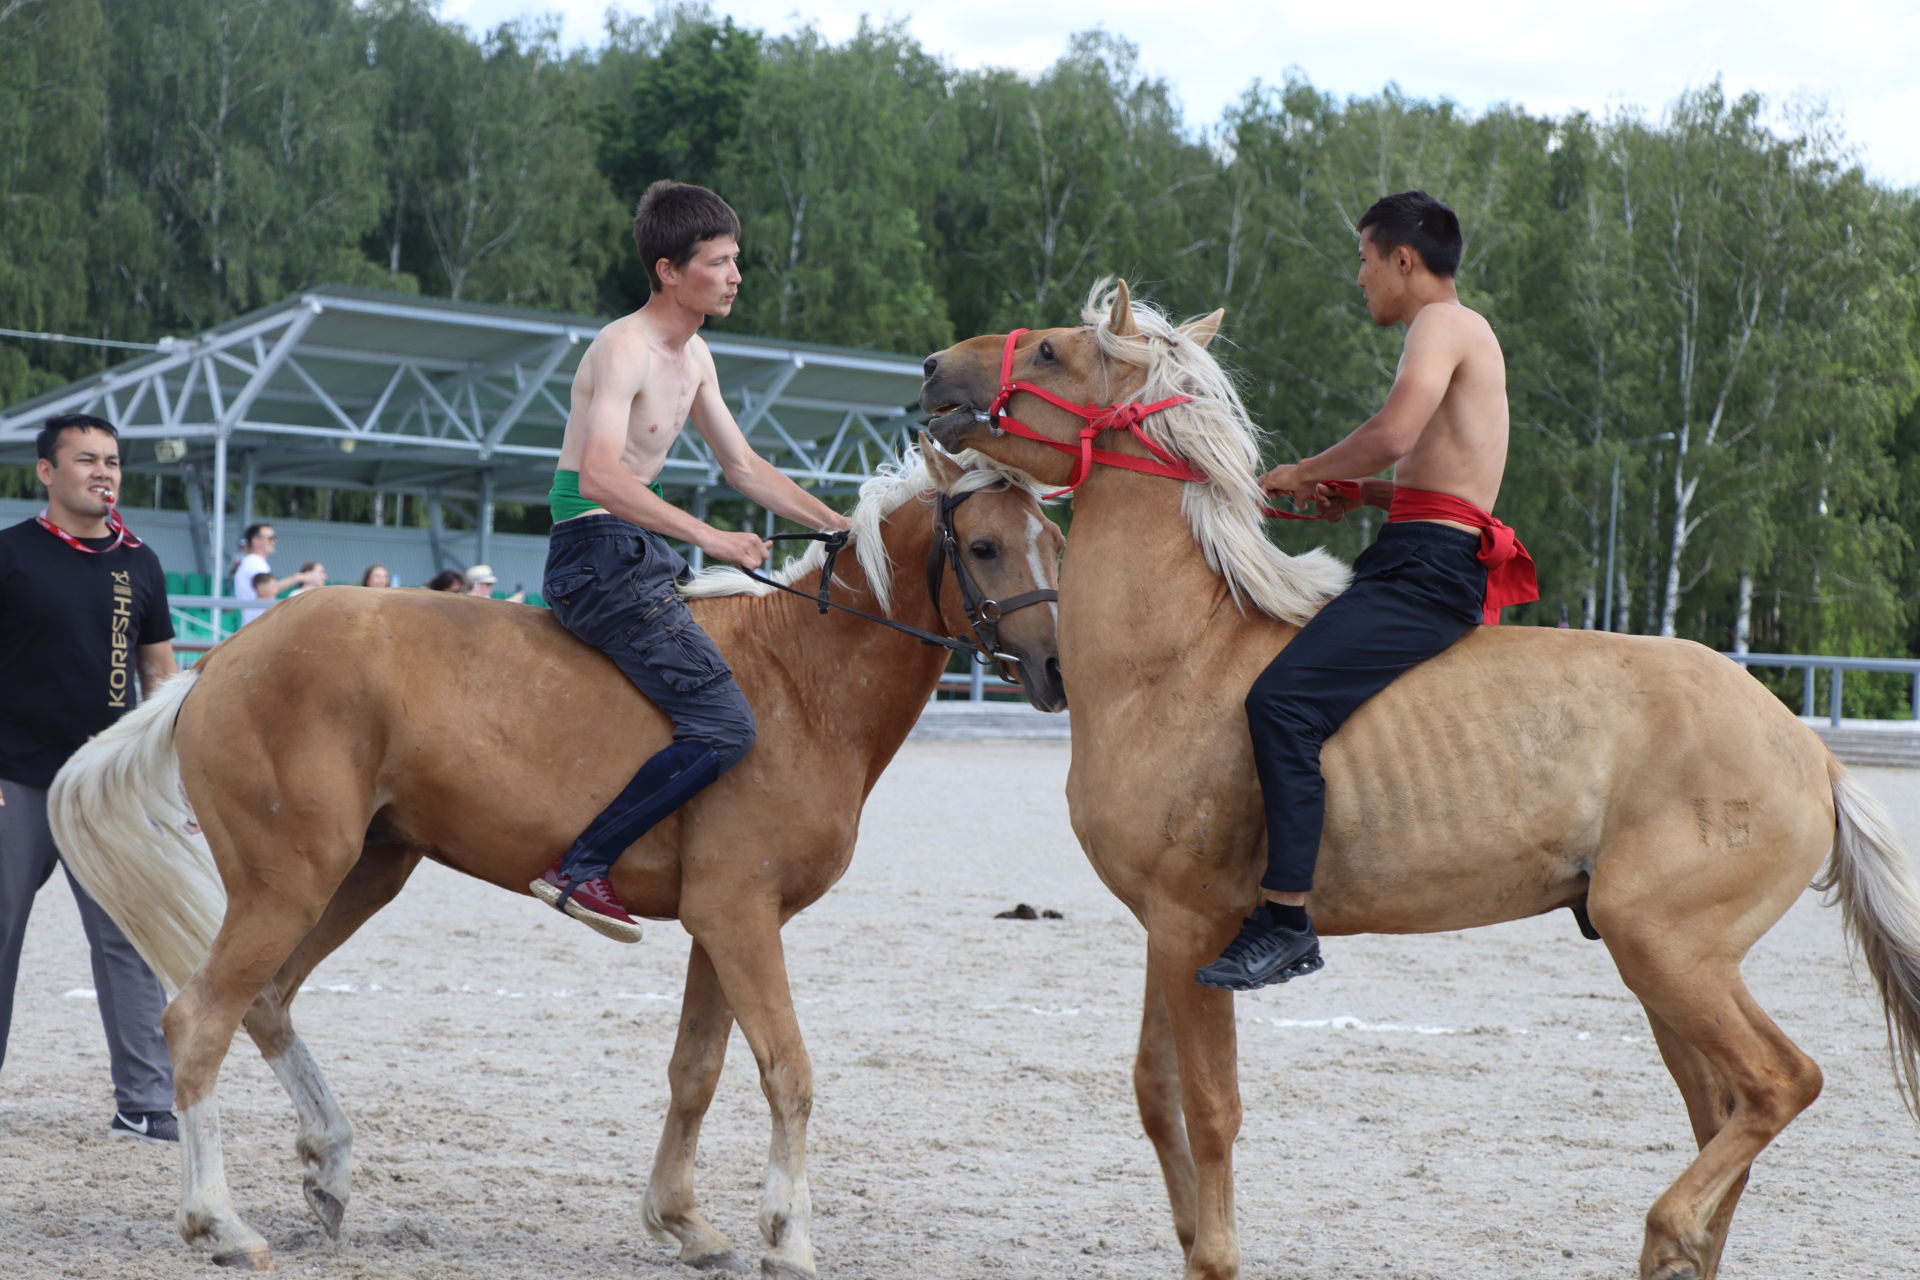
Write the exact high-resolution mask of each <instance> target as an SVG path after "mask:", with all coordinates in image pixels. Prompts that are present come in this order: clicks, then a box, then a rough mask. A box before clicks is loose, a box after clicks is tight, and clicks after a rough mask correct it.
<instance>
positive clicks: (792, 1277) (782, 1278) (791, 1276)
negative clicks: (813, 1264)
mask: <svg viewBox="0 0 1920 1280" xmlns="http://www.w3.org/2000/svg"><path fill="white" fill-rule="evenodd" d="M760 1280H818V1276H817V1275H816V1274H815V1273H814V1272H812V1271H802V1270H801V1269H800V1268H799V1267H796V1266H794V1265H793V1264H792V1263H791V1262H785V1261H782V1260H781V1259H778V1258H762V1259H760Z"/></svg>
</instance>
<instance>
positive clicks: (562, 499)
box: [528, 181, 849, 942]
mask: <svg viewBox="0 0 1920 1280" xmlns="http://www.w3.org/2000/svg"><path fill="white" fill-rule="evenodd" d="M633 239H634V243H635V244H636V245H637V246H638V247H639V250H640V258H641V261H643V262H644V263H646V266H647V282H648V283H649V284H650V285H651V286H652V293H651V294H650V296H649V297H648V298H647V302H646V305H645V306H643V307H641V308H640V310H638V311H636V312H634V313H633V314H632V315H630V316H625V317H623V318H621V319H619V320H615V321H614V322H613V323H612V324H609V325H608V326H607V327H606V328H604V329H602V330H601V331H600V334H599V336H598V337H596V338H595V339H594V340H593V345H591V346H589V347H588V348H587V352H586V355H585V356H583V357H582V358H581V360H580V368H579V371H578V372H576V373H575V374H574V377H573V404H572V408H571V411H570V412H569V413H568V415H567V431H566V436H565V438H564V440H563V441H562V443H561V446H560V465H559V470H558V471H556V472H555V474H554V477H553V492H552V493H551V494H549V495H548V497H549V500H550V502H551V504H552V507H553V533H552V537H551V541H550V542H549V543H548V548H547V569H546V575H545V577H544V579H543V580H542V583H541V587H540V590H541V593H542V594H543V595H544V596H545V597H546V599H547V603H548V604H549V605H551V606H552V607H553V616H554V617H556V618H558V619H559V620H560V624H561V625H562V626H564V627H565V628H566V629H567V630H569V631H571V632H572V633H573V634H574V635H576V636H579V637H580V638H581V639H582V640H585V641H586V642H587V643H588V644H590V645H592V646H594V647H595V648H596V649H599V650H600V651H601V652H603V653H605V654H606V655H607V656H608V657H610V658H612V659H613V661H614V662H615V664H616V665H618V666H619V668H620V670H621V671H623V672H624V673H625V674H626V676H627V678H628V679H629V680H631V681H633V683H634V684H635V685H637V686H638V687H639V689H640V692H642V693H644V694H646V695H647V697H648V698H649V699H650V700H651V701H652V702H653V704H654V705H655V706H657V707H659V708H660V710H662V711H664V712H665V713H666V714H667V715H668V716H669V717H670V718H671V719H672V721H673V742H672V743H671V744H669V745H668V746H667V747H666V748H664V749H663V750H661V751H660V752H658V753H657V754H655V755H654V756H653V757H652V758H651V759H649V760H648V761H647V762H646V763H645V764H643V765H641V766H640V771H639V772H638V773H636V774H635V775H634V776H633V781H631V782H629V783H628V784H627V786H626V788H625V790H623V791H621V793H620V794H619V795H618V796H617V797H615V798H614V801H613V803H612V804H610V805H608V806H607V807H606V809H605V810H604V811H603V812H602V813H601V814H600V816H599V817H597V818H595V819H594V820H593V822H592V823H591V824H590V825H589V826H588V827H587V829H586V830H585V831H584V832H583V833H582V834H581V836H580V838H579V839H578V840H576V841H575V842H574V844H573V847H572V848H571V849H569V850H568V851H567V853H566V854H565V856H563V857H562V858H560V859H559V860H558V861H556V862H555V863H554V864H553V866H551V867H549V868H548V869H547V872H546V874H545V875H543V876H541V877H540V878H539V879H538V880H535V881H534V882H533V883H532V884H531V885H530V886H528V887H529V888H530V889H531V890H532V891H533V894H534V896H535V897H537V898H539V899H540V900H541V901H543V902H545V903H547V904H548V905H549V906H552V907H557V908H559V909H560V910H562V911H565V912H566V913H567V914H568V915H570V916H572V917H574V918H575V919H576V920H581V921H584V922H585V923H586V924H587V925H588V927H590V928H592V929H595V930H597V931H598V932H600V933H603V934H605V935H606V936H607V937H609V938H614V939H616V940H618V941H621V942H638V941H639V940H640V925H639V924H638V922H636V921H635V920H634V919H633V917H631V916H629V915H628V914H627V911H626V908H625V906H624V905H623V904H622V903H621V901H620V897H619V895H618V894H617V893H615V892H614V888H613V885H612V884H611V883H610V882H609V881H608V879H607V872H608V870H609V869H610V868H611V867H612V866H613V864H614V862H615V861H616V860H617V859H618V858H619V857H620V854H621V853H622V852H623V851H624V850H625V849H626V848H627V846H628V845H631V844H632V843H633V842H634V841H635V840H638V839H639V838H640V837H641V836H643V835H645V834H646V833H647V831H648V830H650V829H651V828H652V827H653V825H654V824H655V823H657V822H659V821H660V820H661V819H662V818H664V817H666V816H667V815H668V814H670V813H672V812H673V811H674V810H675V809H678V808H679V807H680V806H681V805H683V804H685V803H686V802H687V801H688V800H689V799H691V798H692V797H693V795H694V793H695V792H697V791H699V790H700V789H701V788H702V787H705V786H706V785H708V784H709V783H711V782H712V781H713V780H714V779H716V778H718V777H719V776H720V775H721V774H722V773H725V772H726V771H727V770H728V769H729V768H731V767H732V766H733V765H734V764H736V763H737V762H738V761H739V759H740V757H742V756H743V755H745V754H746V753H747V748H749V747H751V746H752V745H753V735H754V723H753V712H752V710H750V709H749V708H748V706H747V700H746V698H745V697H744V696H743V695H742V694H741V692H740V687H739V686H738V685H737V684H735V683H734V681H733V673H732V672H731V671H730V670H729V669H728V667H727V664H726V661H725V660H724V659H723V658H722V657H721V656H720V651H719V650H718V649H716V648H715V647H714V644H713V641H712V640H710V639H708V638H707V635H706V633H705V632H703V631H702V630H700V627H699V625H698V624H697V623H695V622H694V620H693V615H692V614H691V613H690V612H689V611H688V609H687V606H686V603H685V601H683V600H682V599H681V598H680V595H679V592H678V591H677V589H676V585H677V584H678V583H679V581H680V580H681V579H683V578H685V577H687V576H688V575H689V574H690V573H691V570H690V569H689V568H688V566H687V562H686V561H685V560H683V559H682V558H681V557H680V555H679V553H677V552H676V551H674V550H673V548H671V547H669V546H668V545H667V542H666V539H667V538H678V539H680V540H681V541H683V542H690V543H692V544H693V545H694V546H696V547H699V548H700V549H701V550H703V551H705V552H706V553H707V554H708V555H709V556H712V557H713V558H714V559H716V560H726V561H731V562H732V563H734V564H737V565H742V566H744V567H746V568H749V569H751V568H754V567H756V566H758V565H759V564H761V563H762V562H763V561H765V559H766V557H767V544H766V542H765V541H764V540H762V539H761V538H760V537H759V536H758V535H757V534H753V533H746V532H741V533H727V532H723V531H722V530H719V529H716V528H714V527H713V526H712V525H710V524H708V523H706V522H705V521H704V520H699V519H696V518H695V517H693V516H691V515H688V514H687V513H686V512H684V511H682V510H680V509H679V508H678V507H675V506H673V505H672V504H671V503H669V502H667V501H666V499H664V498H663V497H661V496H660V487H659V484H658V482H657V481H656V477H657V476H658V475H659V474H660V469H661V467H662V465H663V464H664V463H665V461H666V457H667V450H668V449H670V448H672V447H673V442H674V440H675V439H676V438H678V436H679V435H680V430H681V428H682V427H683V426H684V425H685V423H686V421H687V419H688V417H689V415H691V417H692V419H693V424H694V426H695V427H697V428H698V429H699V431H700V434H701V436H702V437H703V438H704V439H705V440H706V442H707V447H708V448H709V449H711V450H712V451H713V456H714V458H715V459H716V460H717V461H718V462H719V463H720V468H721V473H722V474H723V475H724V476H725V477H726V479H727V483H728V484H730V485H732V486H733V487H734V488H735V489H737V490H739V491H740V492H741V493H742V494H745V495H746V496H747V497H749V498H751V499H753V500H754V501H755V502H757V503H759V504H760V505H761V506H763V507H765V508H767V509H768V510H769V511H772V512H774V513H776V514H778V515H782V516H785V517H786V518H787V519H789V520H793V521H796V522H797V523H800V524H804V525H807V526H809V527H811V528H814V529H818V530H821V531H833V530H841V529H846V528H848V527H849V522H848V520H847V518H846V517H845V516H842V515H840V514H839V513H838V512H836V511H834V510H833V509H832V508H830V507H828V506H827V505H826V504H824V503H822V502H821V501H820V500H819V499H818V498H815V497H814V496H813V495H812V494H810V493H808V492H807V491H806V490H804V489H802V488H801V487H800V486H799V485H796V484H795V483H793V481H791V480H789V479H788V478H787V477H786V476H784V475H782V474H781V473H780V472H779V471H777V470H775V469H774V468H773V466H772V465H771V464H769V463H768V462H767V461H766V460H765V459H763V458H761V457H760V456H759V455H758V454H756V453H755V452H754V451H753V450H752V448H750V447H749V446H748V444H747V440H746V437H745V436H744V435H742V434H741V431H740V426H739V424H738V423H736V422H735V421H734V420H733V414H732V413H730V412H729V411H728V409H727V405H726V401H725V400H723V399H722V398H721V395H720V385H719V381H718V378H717V375H716V374H715V372H714V367H713V355H712V353H710V352H709V351H708V350H707V344H706V343H705V342H703V341H701V340H700V336H699V332H698V331H699V329H700V326H701V324H702V323H704V322H705V320H706V318H707V317H708V316H724V315H726V314H727V313H728V312H729V311H731V310H732V309H733V299H734V295H735V293H736V292H737V291H738V290H739V288H740V266H739V258H740V244H739V239H740V219H739V217H738V216H737V215H735V213H734V211H733V210H732V209H731V208H729V207H728V205H727V203H726V201H724V200H722V199H721V198H720V197H719V196H717V195H715V194H714V193H713V192H711V191H708V190H707V189H706V188H705V187H696V186H692V185H690V184H687V183H682V182H664V181H663V182H656V183H654V184H653V185H652V186H651V187H648V188H647V192H646V194H645V195H644V196H642V197H641V198H640V205H639V208H638V209H637V210H635V213H634V219H633Z"/></svg>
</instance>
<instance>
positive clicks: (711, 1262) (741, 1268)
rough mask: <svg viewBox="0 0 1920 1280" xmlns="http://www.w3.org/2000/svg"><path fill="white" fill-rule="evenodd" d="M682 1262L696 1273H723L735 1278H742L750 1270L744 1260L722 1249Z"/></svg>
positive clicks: (731, 1251) (729, 1250)
mask: <svg viewBox="0 0 1920 1280" xmlns="http://www.w3.org/2000/svg"><path fill="white" fill-rule="evenodd" d="M683 1261H684V1262H685V1263H686V1264H687V1265H688V1266H690V1267H692V1268H693V1269H694V1270H696V1271H724V1272H726V1273H727V1274H729V1275H736V1276H743V1275H745V1274H746V1273H747V1272H748V1271H750V1270H751V1269H752V1268H751V1267H750V1266H749V1265H748V1263H747V1260H746V1259H745V1258H743V1257H741V1256H740V1255H739V1254H737V1253H735V1252H734V1251H733V1250H731V1249H722V1250H721V1251H720V1252H718V1253H708V1254H702V1255H701V1256H700V1257H698V1258H686V1259H683Z"/></svg>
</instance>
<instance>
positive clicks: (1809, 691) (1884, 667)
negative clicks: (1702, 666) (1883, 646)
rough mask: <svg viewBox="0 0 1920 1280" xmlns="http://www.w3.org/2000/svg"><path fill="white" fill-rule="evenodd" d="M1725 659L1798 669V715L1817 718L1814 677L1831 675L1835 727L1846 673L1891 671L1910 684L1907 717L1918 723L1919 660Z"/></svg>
mask: <svg viewBox="0 0 1920 1280" xmlns="http://www.w3.org/2000/svg"><path fill="white" fill-rule="evenodd" d="M1727 657H1729V658H1732V659H1733V660H1734V661H1735V662H1737V663H1739V664H1740V665H1741V666H1743V667H1788V668H1797V669H1798V670H1800V671H1801V672H1802V673H1803V678H1802V682H1801V686H1800V714H1801V715H1803V716H1808V717H1812V716H1816V715H1818V714H1819V712H1818V711H1816V710H1815V709H1814V707H1815V698H1814V676H1815V675H1816V674H1817V673H1819V672H1821V671H1828V672H1831V673H1832V676H1833V679H1832V683H1831V684H1830V685H1829V686H1828V688H1827V723H1828V724H1830V725H1832V726H1833V727H1834V728H1836V729H1837V728H1839V727H1840V699H1841V689H1842V687H1843V686H1844V684H1845V682H1846V673H1847V672H1849V671H1892V672H1898V673H1900V674H1902V675H1905V676H1906V677H1907V678H1908V681H1909V688H1908V692H1907V706H1908V708H1909V713H1910V716H1911V718H1912V719H1913V720H1915V721H1920V659H1914V658H1836V657H1828V656H1826V655H1825V654H1805V653H1729V654H1728V655H1727Z"/></svg>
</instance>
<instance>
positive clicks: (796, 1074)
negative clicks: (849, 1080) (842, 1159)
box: [682, 903, 816, 1280]
mask: <svg viewBox="0 0 1920 1280" xmlns="http://www.w3.org/2000/svg"><path fill="white" fill-rule="evenodd" d="M682 920H683V921H684V920H685V914H684V913H683V915H682ZM690 927H691V928H693V930H694V937H695V938H696V939H697V940H698V941H699V942H700V944H701V946H702V947H704V948H705V949H706V952H707V955H708V956H709V957H711V959H712V961H713V967H714V972H715V973H716V974H717V975H718V977H719V979H720V988H721V991H722V993H723V995H724V998H725V1000H726V1002H727V1004H728V1005H729V1006H730V1007H731V1008H732V1009H733V1016H734V1017H735V1019H737V1020H738V1021H739V1023H740V1031H741V1034H743V1035H744V1036H746V1038H747V1045H748V1046H749V1047H750V1048H751V1049H752V1050H753V1058H754V1061H755V1062H756V1063H757V1064H758V1065H759V1068H760V1088H761V1091H762V1092H764V1093H765V1094H766V1096H767V1106H768V1108H769V1109H770V1110H771V1111H772V1113H773V1139H772V1142H771V1144H770V1146H769V1148H768V1151H767V1177H766V1182H765V1185H764V1189H763V1191H762V1193H761V1198H760V1238H761V1240H762V1241H763V1242H764V1243H765V1244H766V1246H767V1251H766V1252H765V1253H764V1254H762V1255H761V1259H760V1269H761V1273H762V1275H764V1276H765V1277H767V1280H814V1276H815V1274H816V1272H815V1270H814V1263H813V1235H812V1228H813V1195H812V1192H811V1191H810V1190H809V1189H808V1187H807V1116H808V1114H809V1113H810V1112H811V1111H812V1110H813V1064H812V1062H811V1061H810V1060H809V1059H808V1057H807V1046H806V1043H805V1042H804V1041H803V1040H802V1039H801V1038H800V1023H799V1020H798V1019H796V1018H795V1017H794V1014H793V994H792V992H791V991H790V990H789V988H788V986H787V964H786V955H785V951H784V950H783V948H782V947H781V945H780V922H779V920H778V918H777V917H775V916H773V915H772V913H771V912H768V913H766V914H764V915H758V917H757V918H750V919H745V920H743V919H741V916H740V908H739V906H738V905H737V904H734V903H728V904H726V909H725V916H724V918H720V917H718V916H716V921H715V927H714V928H712V929H704V928H700V927H698V926H690Z"/></svg>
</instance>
